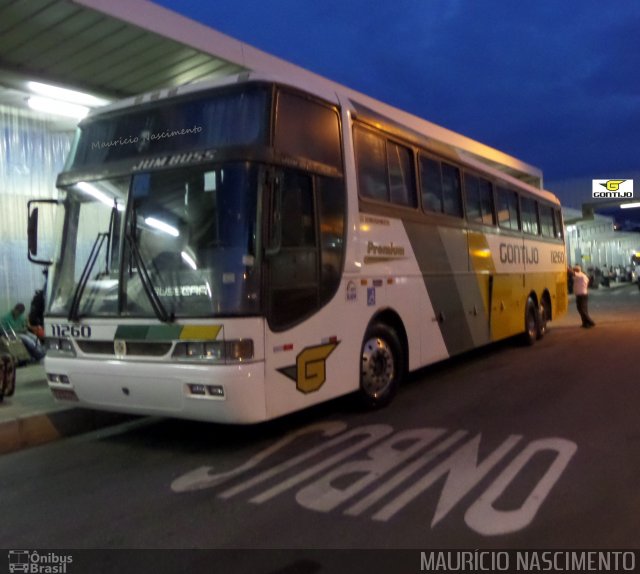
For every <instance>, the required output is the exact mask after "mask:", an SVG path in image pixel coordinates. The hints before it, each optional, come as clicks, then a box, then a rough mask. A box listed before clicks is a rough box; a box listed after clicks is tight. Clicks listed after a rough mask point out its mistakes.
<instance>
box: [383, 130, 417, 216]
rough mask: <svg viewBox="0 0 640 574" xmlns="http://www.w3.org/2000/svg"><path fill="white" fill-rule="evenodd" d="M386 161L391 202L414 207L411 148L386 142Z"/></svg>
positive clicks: (414, 189) (414, 194) (414, 192)
mask: <svg viewBox="0 0 640 574" xmlns="http://www.w3.org/2000/svg"><path fill="white" fill-rule="evenodd" d="M387 162H388V166H389V190H390V196H391V203H395V204H397V205H406V206H407V207H415V206H416V204H417V200H416V185H415V178H414V176H413V157H412V154H411V150H410V149H409V148H406V147H404V146H401V145H398V144H396V143H394V142H390V141H388V142H387Z"/></svg>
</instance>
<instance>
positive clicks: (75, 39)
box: [0, 0, 542, 188]
mask: <svg viewBox="0 0 640 574" xmlns="http://www.w3.org/2000/svg"><path fill="white" fill-rule="evenodd" d="M243 71H255V72H260V73H266V74H271V75H275V76H281V77H295V78H297V80H298V81H301V82H302V83H303V84H304V85H312V84H313V83H314V82H315V81H320V82H324V83H325V84H324V85H325V87H326V85H327V84H326V82H328V80H326V79H324V78H321V77H320V76H318V75H316V74H314V73H313V72H310V71H308V70H305V69H303V68H300V67H298V66H296V65H294V64H292V63H290V62H286V61H285V60H282V59H280V58H277V57H275V56H271V55H269V54H267V53H265V52H262V51H260V50H258V49H256V48H253V47H252V46H250V45H248V44H245V43H242V42H240V41H238V40H235V39H234V38H231V37H230V36H226V35H225V34H222V33H221V32H218V31H217V30H214V29H212V28H210V27H208V26H206V25H204V24H201V23H199V22H195V21H194V20H191V19H189V18H186V17H184V16H182V15H180V14H177V13H175V12H173V11H171V10H168V9H166V8H164V7H162V6H159V5H157V4H154V3H153V2H151V1H150V0H0V106H8V107H11V108H14V109H15V108H18V109H23V110H25V113H27V112H26V110H27V108H28V105H27V100H28V99H29V98H32V97H33V96H34V94H33V84H32V83H31V82H37V83H39V84H47V85H54V86H57V87H62V88H66V89H71V90H76V91H80V92H83V93H86V94H90V95H93V96H96V97H98V98H101V99H102V100H103V102H102V103H106V102H105V101H104V100H106V101H114V100H118V99H123V98H127V97H130V96H135V95H138V94H142V93H147V92H153V91H155V90H160V89H163V88H171V87H174V86H178V85H184V84H190V83H193V82H197V81H199V80H204V79H208V80H211V79H215V78H218V77H223V76H229V75H232V74H237V73H240V72H243ZM333 85H334V87H335V89H336V90H338V89H340V90H341V91H343V93H345V94H347V95H348V97H350V98H354V101H355V100H357V101H359V102H360V103H361V104H363V105H364V106H368V105H371V102H374V100H371V98H368V97H367V96H364V95H362V94H358V93H357V92H354V91H353V90H350V89H348V88H345V87H343V86H339V85H338V84H333ZM374 105H375V106H378V109H382V110H383V111H384V110H389V111H390V113H391V114H392V115H395V114H397V113H399V112H398V110H395V111H393V109H392V108H390V107H389V106H386V105H385V104H380V102H376V103H375V104H374ZM380 106H381V107H380ZM400 113H401V116H402V118H403V119H404V120H406V121H408V122H410V123H411V122H415V121H418V122H420V123H421V124H422V126H423V127H425V126H426V127H427V129H428V130H429V131H430V133H432V134H434V138H435V139H436V140H438V141H439V142H440V143H441V144H442V145H445V146H446V147H448V148H449V149H451V150H453V151H454V152H455V153H456V154H458V155H460V156H464V157H466V158H468V159H470V160H479V161H481V162H482V163H484V164H488V165H491V166H492V167H494V168H496V169H499V170H501V171H503V172H505V173H507V174H508V175H511V176H513V177H516V178H518V179H520V180H522V181H525V182H527V183H529V184H531V185H533V186H534V187H537V188H540V187H542V173H541V172H540V170H538V169H537V168H535V167H533V166H530V165H528V164H526V163H524V162H522V161H520V160H518V159H516V158H514V157H512V156H509V155H507V154H504V153H502V152H500V151H498V150H495V149H493V148H490V147H488V146H485V145H484V144H481V143H480V142H476V141H474V140H471V139H469V138H466V137H464V136H462V135H460V134H456V133H454V132H451V131H449V130H447V129H445V128H442V127H440V126H436V125H434V124H431V123H430V122H427V121H426V120H419V119H418V118H415V117H413V116H410V115H409V114H405V113H404V112H400ZM76 123H77V118H76V119H75V120H65V121H64V122H63V121H60V120H57V121H56V125H55V127H54V128H53V129H66V130H71V129H73V128H74V127H75V125H76ZM52 125H53V122H52Z"/></svg>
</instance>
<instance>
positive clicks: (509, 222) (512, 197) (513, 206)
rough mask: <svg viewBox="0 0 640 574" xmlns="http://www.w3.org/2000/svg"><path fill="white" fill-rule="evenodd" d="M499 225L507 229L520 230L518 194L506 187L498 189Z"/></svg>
mask: <svg viewBox="0 0 640 574" xmlns="http://www.w3.org/2000/svg"><path fill="white" fill-rule="evenodd" d="M497 195H498V206H497V207H498V209H497V211H498V225H499V226H500V227H504V228H505V229H513V230H518V229H520V225H519V220H518V194H517V193H516V192H515V191H511V190H510V189H506V188H504V187H499V188H498V193H497Z"/></svg>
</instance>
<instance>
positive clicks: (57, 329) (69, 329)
mask: <svg viewBox="0 0 640 574" xmlns="http://www.w3.org/2000/svg"><path fill="white" fill-rule="evenodd" d="M49 327H50V328H51V334H52V335H53V336H54V337H60V338H65V337H73V338H74V339H76V338H78V337H83V338H85V339H88V338H90V337H91V327H90V326H89V325H59V324H57V323H53V324H51V325H49Z"/></svg>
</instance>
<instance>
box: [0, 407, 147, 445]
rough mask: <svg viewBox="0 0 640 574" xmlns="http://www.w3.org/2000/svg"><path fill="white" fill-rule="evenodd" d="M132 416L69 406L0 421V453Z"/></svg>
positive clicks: (125, 419)
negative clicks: (49, 411) (63, 408)
mask: <svg viewBox="0 0 640 574" xmlns="http://www.w3.org/2000/svg"><path fill="white" fill-rule="evenodd" d="M136 418H138V417H135V416H133V415H125V414H121V413H110V412H106V411H95V410H91V409H82V408H69V409H65V410H59V411H54V412H51V413H41V414H35V415H27V416H23V417H17V418H16V419H14V420H10V421H6V422H3V423H0V454H6V453H10V452H15V451H18V450H21V449H23V448H28V447H31V446H36V445H40V444H45V443H49V442H53V441H55V440H58V439H61V438H67V437H71V436H75V435H78V434H82V433H86V432H91V431H94V430H98V429H101V428H104V427H108V426H113V425H117V424H121V423H124V422H128V421H130V420H133V419H136Z"/></svg>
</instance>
